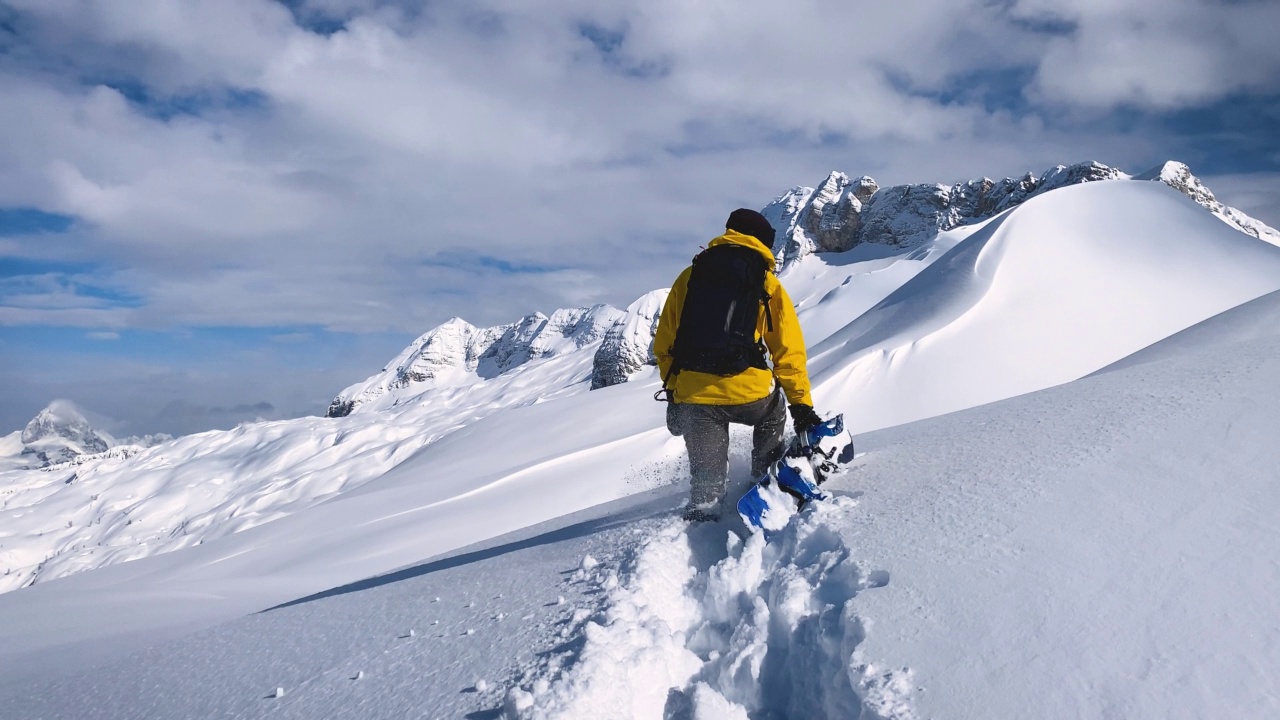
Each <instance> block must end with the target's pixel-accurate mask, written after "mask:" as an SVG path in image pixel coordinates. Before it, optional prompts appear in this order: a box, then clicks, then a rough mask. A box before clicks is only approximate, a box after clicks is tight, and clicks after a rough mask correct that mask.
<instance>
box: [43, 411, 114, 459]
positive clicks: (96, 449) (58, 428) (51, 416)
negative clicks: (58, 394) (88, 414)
mask: <svg viewBox="0 0 1280 720" xmlns="http://www.w3.org/2000/svg"><path fill="white" fill-rule="evenodd" d="M20 439H21V441H22V445H23V448H24V449H23V454H31V455H35V456H36V457H37V458H39V459H40V461H41V463H43V464H45V465H49V464H52V463H59V462H66V461H69V460H72V459H73V458H76V457H78V456H80V455H89V454H93V453H100V452H106V450H107V448H109V447H111V446H112V445H114V444H115V439H114V438H112V437H111V436H110V435H109V434H107V433H105V432H103V431H100V430H96V429H94V428H93V426H92V425H90V424H89V421H88V420H87V419H85V416H84V411H82V410H81V409H80V408H79V407H77V406H76V405H75V403H73V402H71V401H70V400H54V401H53V402H52V403H50V404H49V406H48V407H46V408H45V409H43V410H41V411H40V412H39V413H37V414H36V416H35V417H34V418H32V419H31V422H29V423H27V426H26V427H25V428H23V430H22V435H21V436H20Z"/></svg>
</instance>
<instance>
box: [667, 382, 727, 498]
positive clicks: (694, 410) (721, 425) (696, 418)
mask: <svg viewBox="0 0 1280 720" xmlns="http://www.w3.org/2000/svg"><path fill="white" fill-rule="evenodd" d="M679 410H680V425H681V429H682V430H683V431H684V444H685V448H686V449H687V450H688V451H689V474H690V482H691V485H692V487H691V492H690V496H689V497H690V504H691V505H695V506H702V507H708V506H712V505H715V504H717V503H719V502H720V501H721V500H722V499H724V494H725V481H726V478H727V477H728V474H729V423H728V421H727V420H726V419H725V418H724V417H723V413H722V412H721V411H720V408H719V407H718V406H715V405H692V404H681V405H680V408H679Z"/></svg>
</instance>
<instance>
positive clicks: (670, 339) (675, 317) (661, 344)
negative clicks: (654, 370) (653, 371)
mask: <svg viewBox="0 0 1280 720" xmlns="http://www.w3.org/2000/svg"><path fill="white" fill-rule="evenodd" d="M690 270H691V269H690V268H685V271H684V272H682V273H680V277H678V278H676V281H675V284H674V285H672V286H671V292H670V293H668V294H667V302H666V304H664V305H663V306H662V315H660V316H659V317H658V329H657V331H656V332H655V333H654V335H653V355H654V357H656V358H657V359H658V372H659V373H660V375H661V377H662V378H663V379H664V380H665V379H666V377H667V373H668V372H670V370H671V360H672V358H671V346H672V345H675V342H676V329H677V328H679V327H680V311H681V310H682V309H683V308H684V296H685V294H686V293H687V292H688V291H689V273H690Z"/></svg>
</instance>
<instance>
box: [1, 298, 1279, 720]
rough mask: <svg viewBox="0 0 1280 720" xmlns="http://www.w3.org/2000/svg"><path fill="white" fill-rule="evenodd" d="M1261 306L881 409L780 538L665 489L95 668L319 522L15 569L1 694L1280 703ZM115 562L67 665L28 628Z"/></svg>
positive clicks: (251, 705) (579, 706) (1135, 706)
mask: <svg viewBox="0 0 1280 720" xmlns="http://www.w3.org/2000/svg"><path fill="white" fill-rule="evenodd" d="M1263 306H1266V307H1265V308H1263ZM1264 311H1265V312H1280V296H1277V295H1271V296H1268V298H1267V299H1264V300H1259V301H1258V302H1257V303H1255V304H1253V305H1252V306H1249V307H1244V308H1241V309H1240V310H1239V311H1232V312H1228V313H1225V314H1224V315H1221V316H1219V317H1217V318H1214V319H1213V320H1210V321H1209V322H1207V323H1205V324H1203V325H1201V326H1200V327H1199V328H1197V329H1195V330H1192V331H1190V332H1189V333H1188V335H1187V336H1186V337H1183V338H1175V340H1173V341H1171V346H1172V347H1174V350H1172V351H1170V352H1169V353H1168V354H1167V355H1166V356H1164V357H1162V358H1160V359H1157V360H1153V361H1151V362H1144V363H1140V364H1136V365H1133V366H1132V367H1128V368H1124V369H1118V370H1115V371H1112V372H1108V373H1105V374H1100V375H1097V376H1093V377H1089V378H1085V379H1082V380H1079V381H1075V382H1071V383H1067V384H1065V385H1062V386H1059V387H1055V388H1051V389H1048V390H1044V391H1041V392H1037V393H1033V394H1028V395H1024V396H1021V397H1018V398H1013V399H1009V400H1006V401H1003V402H999V403H994V404H989V405H985V406H982V407H979V408H974V409H970V410H966V411H963V412H959V413H954V414H950V415H946V416H942V417H937V418H932V419H929V420H925V421H921V422H917V423H913V424H910V425H905V426H899V427H893V428H888V429H885V430H881V431H877V432H874V433H869V434H866V435H864V436H861V437H860V438H859V444H860V447H861V449H862V451H863V452H865V453H866V454H865V455H864V456H862V458H861V460H860V461H859V462H858V464H857V467H856V468H854V469H852V470H851V471H850V472H848V473H846V474H845V475H843V476H840V477H838V478H836V479H834V480H833V481H832V484H831V485H830V487H831V489H832V490H833V491H835V492H836V493H837V494H838V495H839V499H838V500H837V501H836V502H835V503H833V504H832V505H830V506H823V507H820V508H816V509H815V510H816V512H814V513H809V514H806V515H802V516H801V518H800V519H799V520H798V521H797V522H795V523H794V524H793V525H792V526H790V527H789V528H788V529H787V530H786V532H785V533H784V534H783V536H782V537H780V538H779V539H777V540H776V541H775V542H773V543H770V544H764V543H761V542H760V541H759V538H758V537H753V538H748V539H747V540H746V541H745V542H743V541H741V540H739V539H737V534H736V532H735V530H736V529H737V528H735V527H734V526H733V525H732V524H726V525H723V526H715V525H706V526H697V527H695V528H693V529H692V530H689V531H685V530H684V529H683V526H682V525H681V524H680V523H678V522H675V521H673V519H672V517H671V514H670V513H671V508H673V507H674V506H675V505H676V503H677V502H678V497H679V492H680V489H679V488H670V489H659V490H656V491H653V492H650V493H647V494H643V495H641V496H637V497H635V498H632V499H626V500H622V501H618V502H615V503H613V504H612V505H609V506H604V507H600V508H597V509H595V510H591V511H586V512H584V513H581V514H579V515H577V516H571V517H566V518H563V519H558V520H554V521H552V522H550V523H548V524H546V525H544V526H542V527H539V528H535V529H532V530H530V531H526V532H523V533H516V534H513V535H511V536H509V537H507V538H505V539H502V540H498V541H495V542H491V543H487V544H484V545H480V546H476V547H473V548H470V549H469V550H467V551H465V552H461V553H457V554H453V555H451V556H447V557H443V558H440V559H438V560H436V561H433V562H429V563H422V564H414V565H412V566H410V567H407V568H405V569H404V570H403V571H401V572H398V573H394V574H391V575H388V576H385V577H382V578H373V579H370V580H368V581H366V582H360V583H356V584H353V585H350V586H346V587H335V588H334V589H333V590H330V591H328V592H322V593H320V594H318V595H316V596H314V597H311V598H305V599H303V600H302V601H300V602H297V603H292V604H289V605H288V606H285V607H280V608H277V609H274V610H271V611H269V612H266V613H262V614H256V615H251V616H246V617H242V618H240V619H237V620H234V621H232V622H229V623H227V624H224V625H221V626H218V627H212V628H209V629H208V630H205V631H202V632H200V633H197V634H193V635H187V636H186V637H182V638H178V639H175V640H171V641H169V642H165V643H160V644H157V645H154V646H153V647H151V648H150V649H146V650H144V651H141V652H139V653H137V654H134V655H131V656H128V657H125V658H123V659H117V660H116V661H115V662H113V663H109V664H106V665H103V666H99V667H86V666H85V665H84V664H83V662H79V661H77V659H76V657H77V656H78V653H80V652H82V651H84V650H85V649H86V648H87V647H92V646H94V645H95V643H99V644H100V642H101V637H102V635H101V633H102V629H101V628H102V627H103V625H110V624H113V623H116V622H118V621H119V620H121V619H122V618H126V619H127V618H128V617H130V616H133V615H136V614H139V613H142V612H146V613H154V614H162V615H163V614H167V613H175V614H178V615H181V614H182V613H183V612H184V611H185V612H187V614H188V615H190V612H189V608H190V606H191V605H192V604H193V603H197V604H198V603H200V602H208V601H209V599H208V597H207V594H213V593H219V594H224V595H229V596H235V595H243V594H245V592H246V588H245V587H239V582H238V581H236V578H237V577H240V578H244V577H247V574H246V573H247V569H248V568H257V567H258V565H259V563H260V562H261V561H262V560H264V559H265V558H267V557H271V556H273V555H274V556H275V557H276V558H283V557H285V556H291V559H292V560H302V561H304V562H305V555H304V553H303V551H302V550H301V549H300V548H292V549H286V550H284V551H283V552H281V551H279V550H270V549H268V548H265V547H262V546H263V545H266V544H268V543H267V542H266V541H267V540H268V539H267V538H262V537H260V538H259V541H258V542H256V543H252V544H251V545H245V546H241V547H240V548H239V550H241V551H245V552H248V553H251V554H253V553H257V554H258V557H257V560H258V562H251V563H247V564H242V565H240V566H239V567H237V568H235V569H233V570H231V571H229V572H224V573H222V574H223V578H222V580H221V582H218V583H214V582H211V581H212V579H213V575H214V572H215V571H214V570H213V568H216V567H217V565H214V564H207V563H206V562H198V563H196V565H197V567H194V568H189V569H188V571H186V572H185V573H184V572H182V571H180V570H179V567H180V566H179V565H178V564H175V563H174V559H175V558H177V557H179V556H180V555H182V554H186V553H189V552H192V551H190V550H187V551H183V552H182V553H171V554H169V555H164V556H159V557H154V558H149V559H146V560H142V561H139V562H137V563H130V564H126V565H120V566H114V567H110V568H106V569H103V570H99V571H95V572H93V573H83V574H80V575H77V576H73V577H70V578H66V579H63V580H59V581H56V582H51V583H47V584H41V585H37V586H35V587H34V588H30V589H28V590H24V591H22V592H19V593H11V594H8V595H5V596H0V615H3V616H4V617H5V618H7V619H9V620H11V621H15V622H11V623H9V624H7V625H6V627H5V628H4V630H3V631H0V632H3V633H4V639H5V642H4V643H3V644H0V661H2V662H3V663H4V665H5V667H6V672H5V673H4V676H3V680H0V697H3V699H4V702H5V703H6V704H5V707H7V708H12V712H14V713H17V716H20V717H45V718H61V717H68V718H71V717H83V716H84V713H85V709H86V708H94V709H95V717H103V718H113V717H129V718H151V717H154V718H160V717H175V716H182V715H185V714H191V715H194V716H206V717H263V716H268V715H269V716H273V717H275V716H280V717H299V718H302V717H315V716H317V715H325V716H353V715H358V716H360V717H364V718H392V717H405V716H406V715H410V716H417V715H426V716H429V717H435V716H440V717H469V718H497V717H500V716H502V714H503V713H504V711H505V713H506V716H507V717H516V718H533V717H599V718H632V717H637V718H640V717H687V718H702V717H714V718H745V717H832V718H834V717H867V718H927V717H952V718H991V717H1036V718H1046V719H1049V720H1053V719H1056V718H1063V719H1066V718H1080V717H1124V718H1152V719H1155V718H1161V719H1165V718H1205V717H1232V718H1267V717H1274V716H1276V714H1277V713H1280V701H1278V700H1277V698H1280V676H1278V675H1277V674H1276V673H1274V672H1273V671H1272V669H1273V668H1275V667H1277V666H1280V665H1278V663H1280V606H1277V605H1276V604H1275V603H1274V602H1272V601H1271V598H1273V597H1274V596H1275V594H1276V592H1277V591H1280V571H1278V570H1277V568H1276V566H1275V564H1274V562H1273V558H1272V552H1271V550H1272V548H1274V547H1276V546H1277V545H1276V543H1277V542H1280V529H1277V526H1276V524H1275V523H1274V522H1271V520H1272V518H1273V517H1274V516H1275V514H1276V512H1277V511H1280V487H1278V486H1277V485H1276V484H1275V482H1274V468H1275V467H1278V466H1280V447H1277V446H1276V444H1275V443H1272V442H1269V440H1270V437H1271V435H1272V434H1273V428H1274V427H1275V426H1276V423H1277V422H1278V421H1280V327H1277V326H1274V325H1272V326H1270V329H1269V330H1268V329H1266V328H1260V330H1259V332H1257V333H1256V334H1254V336H1252V337H1249V338H1240V337H1232V336H1231V335H1232V333H1230V332H1218V331H1216V330H1215V326H1217V327H1218V328H1230V327H1232V326H1235V325H1236V324H1237V323H1239V321H1240V318H1239V317H1238V316H1240V315H1248V314H1253V313H1258V312H1264ZM1188 338H1189V339H1188ZM1196 338H1199V339H1198V340H1197V339H1196ZM637 390H639V388H638V387H636V388H631V389H628V387H627V386H626V385H624V386H620V387H617V388H611V389H609V390H607V391H605V392H601V393H592V394H590V395H588V396H586V397H588V398H591V397H601V396H604V395H606V394H609V393H617V394H620V393H623V392H628V391H630V392H635V391H637ZM637 394H639V393H637ZM539 407H542V406H539ZM740 439H742V438H740ZM744 452H745V448H744V447H741V446H740V445H739V446H738V447H735V461H736V462H741V461H743V460H744V458H743V457H742V455H743V454H744ZM620 459H621V458H620ZM622 460H623V462H625V459H622ZM571 463H572V460H570V464H571ZM606 464H607V463H606ZM603 466H604V465H602V466H601V467H603ZM668 472H670V473H671V475H674V474H675V473H676V471H675V470H669V471H668ZM559 479H560V480H561V481H562V483H561V484H562V486H563V485H566V484H567V485H571V486H572V487H573V489H574V490H580V489H582V488H585V487H589V486H590V485H591V484H592V483H593V482H595V481H596V479H597V477H596V476H595V475H594V474H593V473H592V472H574V471H572V470H569V471H566V472H564V473H562V474H561V475H560V478H559ZM513 484H518V481H513ZM370 487H372V486H370ZM378 494H379V493H369V494H368V495H367V497H369V498H373V497H376V496H377V495H378ZM564 495H565V496H570V495H572V493H569V492H565V493H564ZM386 499H387V503H386V505H387V506H388V507H391V506H395V505H397V504H398V503H396V502H394V501H392V499H391V498H389V497H388V498H386ZM334 505H340V503H334ZM473 517H474V516H473ZM283 522H290V521H283ZM292 522H297V520H292ZM273 525H276V523H273V524H272V525H268V526H263V527H262V528H257V529H255V530H251V531H248V532H246V533H241V534H239V535H236V536H232V537H229V538H225V539H223V540H221V541H219V542H220V543H226V542H231V541H235V540H236V539H237V538H240V539H243V538H246V537H249V536H251V535H253V534H256V533H262V532H264V531H266V530H267V529H268V528H270V527H272V526H273ZM430 526H431V523H430V522H425V521H424V522H422V523H420V524H419V526H418V528H419V530H420V531H426V530H427V528H429V527H430ZM373 527H376V525H374V526H373ZM401 532H402V533H404V534H405V535H411V534H413V533H412V532H410V531H408V530H405V529H403V528H402V529H401ZM386 537H390V536H385V537H384V538H381V539H386ZM273 539H275V538H273ZM352 542H353V541H352V539H351V538H350V537H347V538H345V539H343V541H342V542H339V543H337V544H336V545H335V546H334V547H328V548H325V547H320V548H313V549H312V551H313V553H314V554H315V555H316V556H317V557H316V559H315V560H314V561H313V563H312V565H313V568H312V569H311V570H310V572H318V571H319V568H320V566H321V565H322V563H321V562H320V559H321V558H329V559H335V558H340V557H341V556H342V554H343V553H342V552H341V548H344V547H350V543H352ZM371 544H378V543H371ZM212 545H213V544H212V543H211V544H210V546H212ZM206 551H207V550H206ZM365 551H366V552H367V551H368V548H366V549H365ZM262 553H266V555H263V554H262ZM222 556H223V557H224V558H225V559H224V561H223V562H224V563H230V564H239V563H240V558H239V557H237V556H234V555H231V554H229V553H222ZM209 559H210V558H205V560H209ZM171 564H172V565H171ZM219 564H221V563H219ZM290 565H291V564H290V563H285V564H284V565H283V566H282V567H274V568H271V567H269V568H261V569H260V572H261V573H262V574H261V576H260V579H259V580H258V581H257V582H256V583H247V584H246V585H253V586H254V587H255V588H257V590H258V600H259V601H264V600H265V599H266V596H268V595H270V594H272V593H277V594H281V595H287V594H288V592H286V591H285V588H282V587H279V586H278V585H277V587H276V588H274V589H269V588H265V587H263V586H266V585H271V584H276V583H279V584H285V585H287V584H289V583H290V582H294V581H296V578H293V579H290V578H289V575H290V570H289V567H290ZM131 566H134V569H133V570H132V571H130V567H131ZM142 566H146V567H147V568H148V569H147V570H146V571H143V570H142ZM166 566H169V567H166ZM201 566H202V567H201ZM126 572H129V574H130V575H131V577H130V578H129V579H128V580H127V581H126V580H125V579H124V577H123V573H126ZM95 576H97V577H100V578H102V577H108V576H114V578H115V579H114V581H112V582H103V581H99V582H98V583H93V582H92V579H93V578H94V577H95ZM95 584H97V585H98V589H97V592H96V597H97V598H99V599H102V598H105V599H106V600H107V601H108V602H107V607H106V610H105V612H104V613H103V612H101V611H94V612H100V614H98V615H97V617H95V618H93V619H92V620H90V619H86V620H85V621H84V622H83V627H82V628H81V629H80V630H79V632H78V633H77V634H76V635H73V636H71V637H68V638H64V640H67V641H69V642H70V644H69V645H68V646H65V647H62V648H55V649H53V650H52V651H50V653H49V654H48V656H47V657H48V659H49V660H50V661H61V662H63V663H65V664H64V665H63V666H62V667H61V669H60V670H58V671H56V672H55V671H53V670H51V669H50V667H49V666H45V667H39V666H38V665H37V666H36V667H32V666H31V665H30V664H29V662H28V661H29V660H30V659H31V658H32V657H38V656H32V655H30V654H28V653H23V652H19V653H14V652H13V651H12V650H11V648H12V647H13V646H12V643H13V642H14V641H15V637H14V631H13V627H14V626H23V625H26V624H28V623H45V627H43V628H41V631H40V632H39V633H37V634H38V635H40V637H41V638H46V637H47V633H48V632H50V631H51V630H56V625H57V624H58V623H65V622H66V617H67V611H68V610H69V609H70V604H71V602H72V598H76V597H79V598H80V599H79V603H78V607H79V608H80V609H81V612H88V611H90V610H91V608H93V607H94V603H93V602H91V601H90V600H89V597H88V596H86V595H85V593H86V592H87V591H88V590H89V588H91V587H94V585H95ZM437 598H439V599H438V600H437ZM561 598H563V599H564V602H561ZM224 602H225V601H224ZM51 605H52V607H51ZM38 608H49V610H48V614H47V615H45V614H42V613H41V612H39V611H38ZM433 623H435V624H433ZM410 630H414V631H415V632H414V634H413V635H412V636H410V634H409V631H410ZM468 631H471V632H468ZM17 641H19V642H21V641H22V638H21V637H19V638H17ZM15 656H16V657H22V658H24V660H23V662H22V664H21V665H19V664H18V663H17V662H15V661H13V658H14V657H15ZM33 676H34V677H35V678H36V679H34V680H33ZM277 687H280V688H283V689H284V690H285V694H284V695H283V697H280V698H272V697H269V696H271V695H273V694H274V690H275V689H276V688H277Z"/></svg>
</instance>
